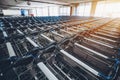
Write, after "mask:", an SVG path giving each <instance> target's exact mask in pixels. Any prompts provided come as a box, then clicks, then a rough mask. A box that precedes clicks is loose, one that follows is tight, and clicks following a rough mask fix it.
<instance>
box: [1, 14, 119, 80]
mask: <svg viewBox="0 0 120 80" xmlns="http://www.w3.org/2000/svg"><path fill="white" fill-rule="evenodd" d="M119 21H120V19H110V18H94V17H78V16H71V17H69V16H64V17H63V16H59V17H4V18H0V36H1V38H0V50H1V55H0V80H116V79H117V77H118V72H119V65H120V49H119V47H120V45H119V44H120V41H119V40H120V36H119V35H120V32H119V28H120V23H119Z"/></svg>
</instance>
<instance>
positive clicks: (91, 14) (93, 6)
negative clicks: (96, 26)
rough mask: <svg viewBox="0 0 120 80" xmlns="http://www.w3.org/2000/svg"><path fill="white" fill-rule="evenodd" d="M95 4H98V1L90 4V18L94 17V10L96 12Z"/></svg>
mask: <svg viewBox="0 0 120 80" xmlns="http://www.w3.org/2000/svg"><path fill="white" fill-rule="evenodd" d="M97 2H98V1H93V2H92V6H91V11H90V16H94V15H95V10H96V7H97Z"/></svg>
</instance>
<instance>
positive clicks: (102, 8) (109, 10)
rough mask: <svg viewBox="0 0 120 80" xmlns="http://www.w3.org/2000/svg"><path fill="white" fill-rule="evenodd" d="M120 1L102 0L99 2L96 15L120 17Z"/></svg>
mask: <svg viewBox="0 0 120 80" xmlns="http://www.w3.org/2000/svg"><path fill="white" fill-rule="evenodd" d="M119 7H120V3H115V2H114V3H113V2H110V1H100V2H98V4H97V7H96V11H95V16H98V17H120V9H118V8H119Z"/></svg>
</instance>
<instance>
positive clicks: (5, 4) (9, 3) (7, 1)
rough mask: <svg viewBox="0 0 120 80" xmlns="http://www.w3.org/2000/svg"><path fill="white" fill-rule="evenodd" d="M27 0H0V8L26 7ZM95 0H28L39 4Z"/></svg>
mask: <svg viewBox="0 0 120 80" xmlns="http://www.w3.org/2000/svg"><path fill="white" fill-rule="evenodd" d="M27 1H28V0H0V8H2V9H7V8H11V7H26V6H28V5H27ZM88 1H96V0H30V2H31V4H32V3H36V4H38V3H39V4H40V5H45V3H47V4H54V5H55V4H57V5H71V4H72V3H80V2H88Z"/></svg>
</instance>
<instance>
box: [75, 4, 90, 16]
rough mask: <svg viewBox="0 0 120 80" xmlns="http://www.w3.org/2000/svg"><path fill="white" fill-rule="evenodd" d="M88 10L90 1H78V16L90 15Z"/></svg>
mask: <svg viewBox="0 0 120 80" xmlns="http://www.w3.org/2000/svg"><path fill="white" fill-rule="evenodd" d="M90 10H91V2H89V3H80V4H79V6H78V7H77V13H76V15H78V16H90Z"/></svg>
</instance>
